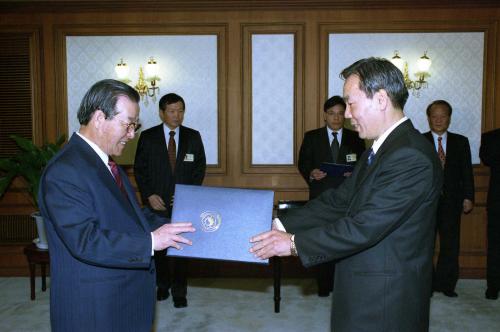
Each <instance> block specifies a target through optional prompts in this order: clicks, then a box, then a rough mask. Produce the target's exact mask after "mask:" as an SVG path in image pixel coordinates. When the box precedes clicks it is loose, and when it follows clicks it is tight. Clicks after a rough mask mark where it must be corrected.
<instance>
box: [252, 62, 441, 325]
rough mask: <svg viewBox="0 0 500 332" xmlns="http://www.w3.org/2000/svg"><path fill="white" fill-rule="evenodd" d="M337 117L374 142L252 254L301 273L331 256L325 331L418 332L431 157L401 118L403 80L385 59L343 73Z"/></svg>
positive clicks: (257, 241) (423, 304) (432, 182)
mask: <svg viewBox="0 0 500 332" xmlns="http://www.w3.org/2000/svg"><path fill="white" fill-rule="evenodd" d="M341 76H342V77H343V78H344V79H345V83H344V99H345V101H346V104H347V109H346V118H350V119H351V124H352V125H353V127H354V129H355V130H356V131H357V132H358V133H359V137H361V138H363V139H373V140H374V142H373V146H372V147H371V149H370V150H369V151H366V152H365V153H364V154H363V156H362V157H361V159H360V160H359V162H358V164H357V165H356V166H355V168H354V171H353V173H352V175H351V176H350V177H348V178H347V179H345V181H344V182H343V183H342V184H341V185H340V186H339V187H338V188H336V189H329V190H327V191H325V192H324V193H323V194H321V195H320V196H319V197H318V198H316V199H313V200H311V201H309V202H308V203H307V204H306V205H305V206H304V207H303V208H298V209H294V210H291V211H290V213H288V214H287V215H286V216H285V217H284V218H283V220H281V221H282V223H283V225H284V228H285V229H286V232H284V231H280V230H279V229H280V226H281V225H280V223H279V222H278V221H276V222H275V226H274V227H273V228H274V229H273V230H271V231H269V232H266V233H262V234H259V235H257V236H254V237H253V238H252V239H251V240H250V241H251V242H252V243H254V245H253V246H252V248H251V249H250V251H251V252H253V253H254V254H255V255H256V256H258V257H261V258H263V259H264V258H268V257H271V256H288V255H298V256H299V258H300V259H301V261H302V263H303V264H304V265H305V266H312V265H315V264H319V263H322V262H327V261H331V260H334V259H338V260H339V261H338V262H337V263H336V269H335V285H334V289H333V299H334V301H333V307H332V330H334V331H336V332H342V331H406V332H411V331H415V332H417V331H418V332H421V331H427V330H428V328H429V305H430V299H429V295H430V291H431V288H430V286H431V278H432V255H433V249H434V237H433V235H434V227H435V212H436V208H437V202H438V197H439V194H440V192H441V187H442V172H441V166H440V163H439V159H438V158H437V156H436V153H435V152H434V151H433V149H432V147H431V146H430V144H428V142H427V141H426V140H425V138H424V137H422V135H421V134H420V133H419V132H418V131H417V130H415V128H414V127H413V125H412V123H411V121H410V120H409V119H408V118H406V117H405V115H404V113H403V107H404V105H405V103H406V100H407V98H408V90H407V89H406V87H405V84H404V79H403V75H402V73H401V72H400V71H399V70H398V69H397V68H396V67H395V66H394V65H393V64H392V63H391V62H390V61H388V60H386V59H379V58H368V59H362V60H359V61H357V62H355V63H354V64H352V65H351V66H349V67H347V68H346V69H344V70H343V71H342V73H341Z"/></svg>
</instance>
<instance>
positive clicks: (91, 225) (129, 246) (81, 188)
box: [39, 134, 164, 332]
mask: <svg viewBox="0 0 500 332" xmlns="http://www.w3.org/2000/svg"><path fill="white" fill-rule="evenodd" d="M120 173H121V177H122V179H123V183H124V186H125V189H126V191H127V196H128V197H127V198H126V197H125V196H124V195H123V194H122V192H121V191H120V189H119V188H118V186H117V184H116V182H115V180H114V178H113V176H112V175H111V172H110V171H109V169H108V168H107V167H106V165H105V164H104V163H103V162H102V160H101V159H100V158H99V156H98V155H97V154H96V153H95V151H94V150H93V149H92V148H91V147H90V146H89V145H88V144H87V143H86V142H85V141H84V140H83V139H82V138H81V137H79V136H78V135H76V134H73V136H72V137H71V139H70V141H69V142H68V144H66V146H65V147H64V148H63V149H62V150H61V151H60V152H59V153H58V154H57V155H56V156H55V157H54V158H53V159H52V160H51V161H50V163H49V164H48V165H47V167H46V169H45V172H44V173H43V175H42V178H41V182H40V193H39V201H40V202H39V203H40V210H41V212H42V215H43V217H44V220H45V226H46V229H47V236H48V242H49V246H50V270H51V283H50V284H51V285H50V317H51V326H52V331H63V332H66V331H85V332H88V331H145V332H146V331H147V332H149V331H150V329H151V326H152V323H153V318H154V305H155V270H154V264H152V259H151V252H152V250H151V234H150V232H151V231H152V230H153V229H155V228H157V227H158V226H160V225H161V224H163V223H164V221H163V220H160V218H159V217H157V216H155V215H154V214H152V213H151V214H149V215H148V217H146V216H145V214H144V213H143V212H142V211H141V209H140V207H139V205H138V203H137V201H136V198H135V193H134V189H133V188H132V186H131V185H130V182H129V181H128V178H127V175H126V174H125V172H123V171H122V170H120ZM147 218H151V219H147ZM161 219H162V218H161ZM148 220H149V221H148ZM150 222H152V223H150Z"/></svg>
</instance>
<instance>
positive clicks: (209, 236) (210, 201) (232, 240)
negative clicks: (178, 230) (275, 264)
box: [167, 184, 274, 264]
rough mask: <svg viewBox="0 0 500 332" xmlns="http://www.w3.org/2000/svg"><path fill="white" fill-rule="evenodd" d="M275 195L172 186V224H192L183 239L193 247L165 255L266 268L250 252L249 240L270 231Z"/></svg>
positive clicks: (172, 250)
mask: <svg viewBox="0 0 500 332" xmlns="http://www.w3.org/2000/svg"><path fill="white" fill-rule="evenodd" d="M273 199H274V192H273V191H270V190H253V189H234V188H220V187H205V186H189V185H181V184H177V185H176V186H175V194H174V206H173V209H172V223H175V222H191V223H193V227H194V228H195V229H196V232H194V233H184V234H183V235H182V236H184V237H186V238H188V239H190V240H192V241H193V245H192V246H189V245H184V244H181V245H182V250H177V249H175V248H168V250H167V255H169V256H182V257H194V258H203V259H217V260H227V261H240V262H251V263H261V264H269V260H261V259H259V258H256V257H254V256H253V254H251V253H250V252H249V250H250V247H251V246H252V244H251V243H250V238H251V237H252V236H254V235H257V234H259V233H262V232H265V231H268V230H270V229H271V223H272V214H273Z"/></svg>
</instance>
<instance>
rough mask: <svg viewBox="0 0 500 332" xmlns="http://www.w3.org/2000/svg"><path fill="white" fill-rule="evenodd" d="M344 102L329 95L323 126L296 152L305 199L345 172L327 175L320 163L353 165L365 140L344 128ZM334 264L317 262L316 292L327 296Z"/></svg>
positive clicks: (332, 185)
mask: <svg viewBox="0 0 500 332" xmlns="http://www.w3.org/2000/svg"><path fill="white" fill-rule="evenodd" d="M345 108H346V105H345V102H344V99H342V97H340V96H333V97H330V98H329V99H328V100H327V101H325V103H324V105H323V119H324V121H325V126H324V127H321V128H318V129H314V130H311V131H308V132H306V133H305V135H304V140H303V141H302V145H301V147H300V153H299V165H298V166H299V171H300V174H302V177H303V178H304V180H306V182H307V184H308V186H309V199H314V198H316V197H317V196H319V194H321V193H322V192H323V191H325V190H327V189H329V188H337V187H338V186H339V185H340V184H341V183H342V182H343V181H344V178H345V177H346V176H349V175H350V173H349V174H344V175H341V176H327V173H325V172H323V171H321V169H320V167H321V163H323V162H327V163H336V164H348V165H355V164H356V162H357V161H358V159H359V157H361V154H362V153H363V151H365V142H364V141H363V140H362V139H360V138H359V137H358V133H356V132H355V131H352V130H349V129H347V128H344V122H345V116H344V113H345ZM334 272H335V264H334V262H328V263H323V264H320V265H318V266H317V271H316V279H317V282H318V296H328V295H329V294H330V292H331V291H332V290H333V280H334Z"/></svg>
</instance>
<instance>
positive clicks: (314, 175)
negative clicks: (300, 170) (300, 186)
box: [309, 168, 326, 181]
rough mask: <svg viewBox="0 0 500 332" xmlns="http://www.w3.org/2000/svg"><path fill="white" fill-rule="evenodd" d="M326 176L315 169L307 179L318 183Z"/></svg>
mask: <svg viewBox="0 0 500 332" xmlns="http://www.w3.org/2000/svg"><path fill="white" fill-rule="evenodd" d="M325 176H326V173H325V172H323V171H321V170H319V169H317V168H315V169H313V170H312V171H311V174H310V175H309V178H310V179H312V180H316V181H319V180H321V179H322V178H324V177H325Z"/></svg>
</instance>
